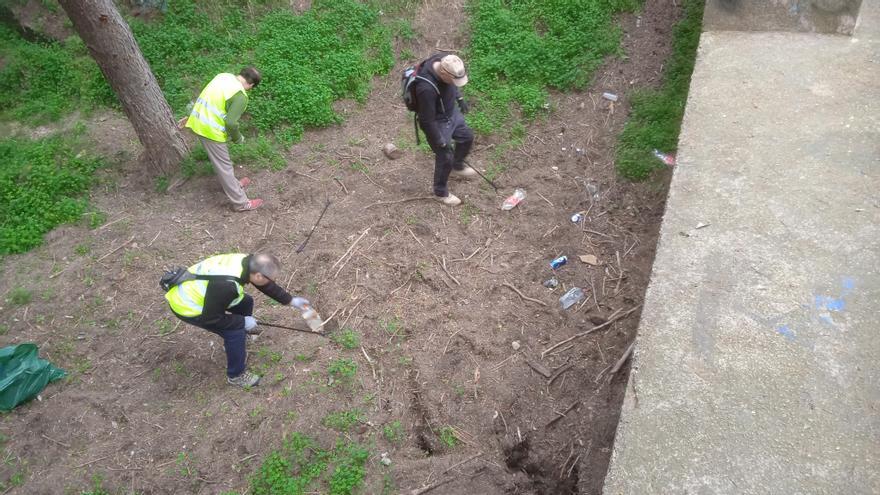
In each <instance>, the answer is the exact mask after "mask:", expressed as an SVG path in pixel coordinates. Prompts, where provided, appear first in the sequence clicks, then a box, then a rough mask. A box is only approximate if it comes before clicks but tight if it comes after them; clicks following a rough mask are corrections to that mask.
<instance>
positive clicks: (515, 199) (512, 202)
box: [501, 187, 526, 211]
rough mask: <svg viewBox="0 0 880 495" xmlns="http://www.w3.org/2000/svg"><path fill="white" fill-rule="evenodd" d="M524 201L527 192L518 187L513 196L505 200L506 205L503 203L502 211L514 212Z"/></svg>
mask: <svg viewBox="0 0 880 495" xmlns="http://www.w3.org/2000/svg"><path fill="white" fill-rule="evenodd" d="M524 199H526V191H525V189H521V188H519V187H518V188H516V190H514V191H513V194H511V195H510V196H508V197H507V198H505V199H504V203H501V209H502V210H504V211H507V210H512V209H513V208H514V207H516V205H518V204H520V203H521V202H522V200H524Z"/></svg>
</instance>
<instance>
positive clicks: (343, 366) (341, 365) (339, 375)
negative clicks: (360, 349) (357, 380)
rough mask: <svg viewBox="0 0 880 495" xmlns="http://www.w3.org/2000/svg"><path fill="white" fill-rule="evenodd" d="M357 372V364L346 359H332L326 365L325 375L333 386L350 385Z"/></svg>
mask: <svg viewBox="0 0 880 495" xmlns="http://www.w3.org/2000/svg"><path fill="white" fill-rule="evenodd" d="M357 370H358V365H357V363H356V362H355V361H354V360H352V359H348V358H339V359H334V360H332V361H330V364H329V365H327V373H329V374H330V377H331V378H332V379H333V381H334V384H335V383H342V384H350V383H351V382H352V381H353V380H354V377H355V375H357Z"/></svg>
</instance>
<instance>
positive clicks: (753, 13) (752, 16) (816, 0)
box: [703, 0, 862, 34]
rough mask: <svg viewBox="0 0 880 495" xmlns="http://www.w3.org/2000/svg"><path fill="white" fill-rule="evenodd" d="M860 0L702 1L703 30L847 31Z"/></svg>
mask: <svg viewBox="0 0 880 495" xmlns="http://www.w3.org/2000/svg"><path fill="white" fill-rule="evenodd" d="M861 3H862V0H706V13H705V15H704V16H703V28H704V29H705V30H706V31H804V32H817V33H837V34H851V33H852V30H853V27H854V26H855V23H856V18H857V17H858V14H859V5H860V4H861Z"/></svg>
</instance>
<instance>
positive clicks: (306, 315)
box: [302, 306, 324, 333]
mask: <svg viewBox="0 0 880 495" xmlns="http://www.w3.org/2000/svg"><path fill="white" fill-rule="evenodd" d="M302 317H303V319H304V320H306V324H307V325H308V326H309V328H310V329H311V330H312V331H313V332H319V333H320V332H321V325H323V324H324V322H323V321H322V320H321V315H319V314H318V312H317V311H315V310H314V308H312V307H311V306H306V307H305V308H303V312H302Z"/></svg>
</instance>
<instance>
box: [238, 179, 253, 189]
mask: <svg viewBox="0 0 880 495" xmlns="http://www.w3.org/2000/svg"><path fill="white" fill-rule="evenodd" d="M238 183H239V184H241V188H242V189H244V188H245V187H247V186H249V185H251V180H250V179H248V178H247V177H242V178H241V179H238Z"/></svg>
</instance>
